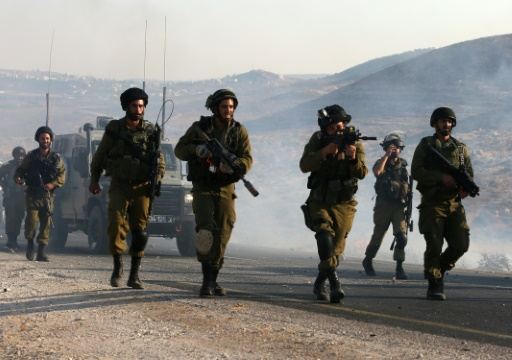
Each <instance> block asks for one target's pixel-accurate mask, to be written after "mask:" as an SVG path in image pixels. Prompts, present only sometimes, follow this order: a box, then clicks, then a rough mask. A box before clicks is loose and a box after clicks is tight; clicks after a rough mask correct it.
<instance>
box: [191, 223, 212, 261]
mask: <svg viewBox="0 0 512 360" xmlns="http://www.w3.org/2000/svg"><path fill="white" fill-rule="evenodd" d="M212 245H213V234H212V232H211V231H210V230H205V229H199V231H198V232H197V233H196V238H195V246H196V250H197V253H198V254H199V255H207V254H208V252H210V249H211V248H212Z"/></svg>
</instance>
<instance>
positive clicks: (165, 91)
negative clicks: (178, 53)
mask: <svg viewBox="0 0 512 360" xmlns="http://www.w3.org/2000/svg"><path fill="white" fill-rule="evenodd" d="M166 52H167V16H166V17H164V88H163V94H162V95H163V97H162V133H161V136H162V139H163V138H165V129H164V126H165V102H166V101H165V99H166V97H167V87H166V86H165V55H166Z"/></svg>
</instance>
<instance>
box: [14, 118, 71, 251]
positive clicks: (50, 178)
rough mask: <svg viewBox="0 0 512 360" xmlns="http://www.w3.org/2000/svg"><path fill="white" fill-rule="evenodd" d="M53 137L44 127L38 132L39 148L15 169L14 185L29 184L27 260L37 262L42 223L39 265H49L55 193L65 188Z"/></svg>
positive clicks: (36, 135) (64, 172) (51, 132)
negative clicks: (48, 250) (42, 263)
mask: <svg viewBox="0 0 512 360" xmlns="http://www.w3.org/2000/svg"><path fill="white" fill-rule="evenodd" d="M53 138H54V134H53V131H52V129H50V128H49V127H47V126H41V127H40V128H39V129H37V131H36V134H35V136H34V140H35V141H37V142H38V143H39V148H37V149H35V150H32V151H30V152H29V153H28V154H27V156H26V157H25V158H24V159H23V161H22V163H21V165H20V166H19V167H18V168H17V169H16V171H15V174H14V181H15V182H16V183H17V184H19V185H22V184H26V185H27V189H26V190H25V191H26V198H25V200H26V201H25V205H26V211H27V217H26V218H25V238H26V239H27V252H26V256H27V259H28V260H30V261H32V260H34V237H35V235H36V226H37V223H38V222H39V234H38V235H37V243H38V244H39V246H38V249H37V257H36V260H37V261H48V257H47V256H46V254H45V248H46V246H48V240H49V238H50V230H51V227H52V213H53V198H54V194H53V192H54V191H55V189H57V188H59V187H61V186H63V185H64V182H65V180H66V169H65V167H64V162H63V161H62V159H61V157H60V155H59V154H58V153H56V152H54V151H52V150H51V146H52V142H53Z"/></svg>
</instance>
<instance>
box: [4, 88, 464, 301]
mask: <svg viewBox="0 0 512 360" xmlns="http://www.w3.org/2000/svg"><path fill="white" fill-rule="evenodd" d="M120 100H121V106H122V108H123V110H124V111H125V116H124V117H123V118H121V119H119V120H112V121H111V122H110V123H109V124H108V125H107V127H106V131H105V133H104V135H103V138H102V140H101V142H100V144H99V146H98V148H97V151H96V152H95V154H94V156H93V159H92V161H91V178H90V185H89V191H90V192H91V193H92V194H99V193H100V192H101V191H102V188H101V186H100V183H99V179H100V177H101V175H102V174H104V175H105V176H109V177H110V178H111V181H110V186H109V189H108V195H109V205H108V226H107V229H106V232H107V234H108V239H109V248H110V253H111V254H112V257H113V271H112V275H111V278H110V284H111V286H113V287H119V286H121V279H122V276H123V256H122V255H123V254H124V253H125V252H126V251H127V250H128V251H129V254H130V256H131V267H130V274H129V277H128V282H127V285H128V286H129V287H131V288H134V289H143V283H142V281H141V280H140V278H139V269H140V266H141V260H142V258H143V256H144V249H145V247H146V244H147V242H148V234H147V232H146V229H147V225H148V219H149V212H150V209H151V201H152V195H151V186H152V181H151V176H152V174H155V169H154V163H152V161H150V154H154V153H155V150H157V149H155V146H157V143H158V142H157V139H156V137H157V136H159V135H160V134H159V128H158V126H156V125H153V124H152V123H151V122H149V121H146V120H144V111H145V108H146V106H147V104H148V95H147V94H146V93H145V91H144V90H142V89H139V88H130V89H127V90H126V91H124V92H123V93H122V94H121V97H120ZM205 106H206V108H207V109H208V110H210V111H211V115H210V116H201V118H200V119H199V121H196V122H194V123H193V124H192V125H191V126H190V127H189V128H188V130H187V131H186V133H185V134H184V135H183V136H182V137H181V138H180V139H179V141H178V142H177V144H176V146H175V150H174V151H175V155H176V156H177V157H178V158H179V159H181V160H184V161H187V162H188V168H189V174H188V179H189V180H190V181H191V182H192V185H193V187H192V194H193V203H192V206H193V211H194V215H195V222H196V237H195V247H196V253H197V259H198V261H199V262H200V263H201V269H202V274H203V280H202V285H201V287H200V290H199V295H200V296H201V297H213V296H224V295H226V289H225V288H223V287H222V286H220V285H219V284H218V282H217V277H218V275H219V272H220V270H221V269H222V266H223V264H224V254H225V252H226V248H227V245H228V242H229V240H230V237H231V232H232V230H233V226H234V224H235V220H236V212H235V199H236V194H235V183H236V182H237V181H238V180H240V179H243V176H244V175H245V174H246V173H247V172H248V171H249V170H250V168H251V165H252V162H253V159H252V155H251V145H250V141H249V135H248V132H247V129H246V128H245V127H244V126H243V125H242V124H241V123H239V122H238V121H236V120H235V119H234V113H235V111H236V108H237V106H238V99H237V97H236V95H235V94H234V92H232V91H231V90H228V89H220V90H217V91H215V92H214V93H213V94H211V95H210V96H209V97H208V98H207V100H206V104H205ZM351 118H352V117H351V115H349V114H347V113H346V111H345V110H344V109H343V108H342V107H341V106H339V105H331V106H327V107H325V108H323V109H321V110H319V111H318V125H319V128H320V129H319V131H316V132H315V133H314V134H313V135H312V136H311V138H310V140H309V142H308V143H307V144H306V146H305V148H304V153H303V155H302V157H301V160H300V169H301V171H302V172H304V173H310V176H309V178H308V188H309V189H310V194H309V197H308V199H307V201H306V204H305V205H304V206H303V211H304V215H305V219H306V225H307V226H308V228H310V229H311V230H312V231H314V232H315V238H316V243H317V248H318V255H319V258H320V262H319V265H318V276H317V278H316V280H315V283H314V294H316V297H317V299H318V300H322V301H330V302H332V303H339V302H340V301H341V299H342V298H343V297H344V296H345V294H344V291H343V289H342V287H341V281H340V277H339V275H338V273H337V268H338V266H339V264H340V256H341V255H342V254H343V252H344V250H345V245H346V239H347V236H348V234H349V232H350V230H351V227H352V223H353V220H354V217H355V213H356V208H357V201H356V200H355V198H354V195H355V193H356V191H357V188H358V181H359V180H362V179H363V178H364V177H365V176H366V175H367V173H368V169H367V166H366V157H365V150H364V146H363V143H362V142H361V141H360V137H359V133H358V131H357V130H355V128H354V127H353V126H348V123H349V122H350V121H351ZM430 125H431V126H432V127H433V128H434V129H435V134H434V135H433V136H430V137H425V138H423V139H422V140H421V142H420V144H419V145H418V147H417V148H416V151H415V153H414V157H413V161H412V167H411V173H412V177H413V178H414V179H415V180H416V181H417V182H418V185H417V189H418V190H419V191H420V192H421V194H422V201H421V205H420V206H419V209H420V218H419V230H420V232H421V233H422V234H423V235H424V237H425V240H426V244H427V248H426V251H425V261H424V270H425V278H426V279H427V280H428V290H427V298H428V299H435V300H444V299H445V295H444V289H443V286H444V283H443V279H444V274H445V272H446V271H448V270H450V269H452V268H453V266H454V264H455V262H456V261H457V259H459V258H460V257H461V256H462V255H463V254H464V252H465V251H467V249H468V245H469V228H468V225H467V222H466V219H465V213H464V207H463V206H462V204H461V199H463V198H464V197H466V196H467V193H466V192H465V191H464V190H463V188H461V186H460V184H458V183H457V182H456V181H455V179H454V178H453V177H452V176H451V175H450V174H448V173H446V172H445V171H444V170H443V168H442V167H441V165H440V164H437V163H436V162H435V161H432V159H431V158H430V156H429V153H428V151H427V150H426V149H427V147H428V146H433V147H435V148H436V149H437V150H438V151H439V152H441V153H442V154H443V155H444V156H446V158H448V159H449V160H450V161H451V162H452V164H453V165H454V166H458V165H464V166H465V167H466V168H467V169H468V171H469V173H470V175H471V176H473V170H472V168H471V162H470V159H469V156H468V150H467V147H466V146H465V145H464V144H463V143H461V142H459V141H458V140H456V139H455V138H453V137H452V136H451V131H452V129H453V127H455V125H456V117H455V114H454V112H453V111H452V110H451V109H449V108H444V107H442V108H438V109H436V110H435V111H434V112H433V113H432V116H431V119H430ZM53 137H54V135H53V132H52V131H51V129H49V128H48V127H41V128H39V129H38V130H37V132H36V134H35V140H36V141H37V142H38V143H39V147H38V148H37V149H35V150H33V151H31V152H29V153H28V154H27V155H26V156H25V151H24V149H22V148H20V147H17V148H15V149H14V150H13V158H14V159H13V160H11V161H10V162H8V163H7V164H6V165H4V166H3V167H1V168H0V180H1V181H2V182H1V185H2V187H3V189H4V206H5V209H6V216H7V227H6V233H7V237H8V241H7V247H8V248H9V249H11V250H12V251H16V250H17V236H18V234H19V230H20V224H21V221H22V219H23V215H24V211H25V209H26V212H27V216H26V219H25V238H26V240H27V251H26V256H27V259H29V260H33V259H34V256H35V254H34V237H35V232H36V231H35V230H36V225H37V223H38V222H39V233H38V236H37V242H38V245H39V247H38V250H37V257H36V260H38V261H48V257H47V256H46V254H45V251H44V250H45V247H46V246H47V245H48V238H49V231H50V226H51V214H52V211H53V192H54V190H55V189H56V188H58V187H60V186H63V185H64V181H65V168H64V164H63V162H62V160H61V159H60V156H59V155H58V154H56V153H55V152H53V151H52V150H51V143H52V141H53ZM212 139H213V140H215V141H217V142H218V143H219V144H220V145H221V146H222V147H224V149H225V150H226V152H227V153H228V157H229V159H231V161H230V162H229V163H227V162H226V161H225V160H221V161H219V159H216V158H215V154H213V153H212V149H211V148H210V147H208V146H207V143H208V141H210V140H212ZM381 145H382V147H383V150H384V152H385V153H384V155H383V156H382V157H381V158H380V159H379V160H377V162H376V163H375V165H374V167H373V173H374V175H375V176H376V178H377V181H376V184H375V189H376V192H377V199H376V204H375V208H374V220H375V229H374V232H373V236H372V239H371V241H370V243H369V244H368V247H367V249H366V256H365V258H364V260H363V267H364V270H365V272H366V274H368V275H369V276H375V270H374V268H373V263H372V259H373V258H374V257H375V255H376V254H377V251H378V249H379V247H380V245H381V243H382V239H383V237H384V234H385V233H386V231H387V229H388V227H389V225H390V223H392V224H393V233H394V236H395V242H396V245H395V251H394V255H393V257H394V260H395V261H396V262H397V263H396V277H397V278H398V279H407V275H406V273H405V271H404V269H403V265H402V263H403V261H404V259H405V252H404V249H405V246H406V244H407V224H406V221H405V212H404V206H405V205H404V203H405V200H404V199H405V196H406V194H407V193H408V192H409V190H410V189H409V186H410V185H409V182H408V179H409V174H408V171H407V162H406V161H405V160H404V159H402V158H401V157H400V153H401V151H402V149H403V148H404V142H403V139H402V138H401V137H400V135H399V134H395V133H392V134H389V135H388V136H386V137H385V139H384V141H383V142H382V144H381ZM164 169H165V164H164V158H163V156H162V155H161V154H160V155H159V157H158V161H157V169H156V174H157V177H158V178H159V179H161V178H162V177H163V175H164ZM235 170H236V171H235ZM12 183H16V184H17V185H22V186H23V185H24V186H25V199H24V202H25V207H22V206H20V204H22V203H23V202H22V200H23V199H22V197H23V191H22V190H21V186H18V187H15V186H12ZM130 232H131V238H132V241H131V243H130V245H129V248H128V246H127V241H126V240H127V236H128V234H129V233H130ZM444 239H446V241H447V243H448V247H447V248H446V250H445V251H442V245H443V241H444ZM327 281H328V282H329V288H330V291H328V289H327V287H326V285H327Z"/></svg>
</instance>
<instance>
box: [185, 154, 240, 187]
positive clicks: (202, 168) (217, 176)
mask: <svg viewBox="0 0 512 360" xmlns="http://www.w3.org/2000/svg"><path fill="white" fill-rule="evenodd" d="M188 165H189V173H188V175H187V180H188V181H193V182H199V183H202V184H208V185H209V186H211V187H224V186H227V185H230V184H233V183H235V182H237V181H238V180H240V177H239V176H237V175H235V174H224V173H221V172H219V171H217V172H215V173H213V172H211V171H210V170H209V165H208V163H207V162H206V161H205V160H203V159H194V160H190V161H189V162H188Z"/></svg>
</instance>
